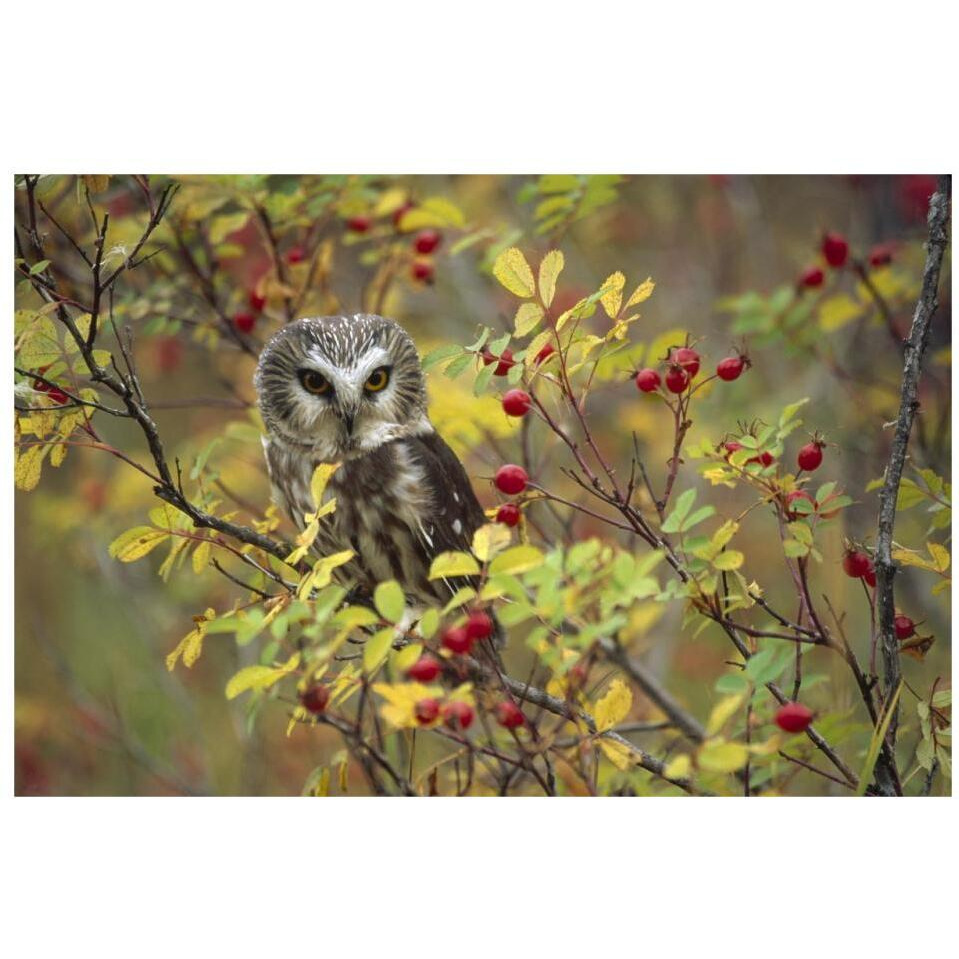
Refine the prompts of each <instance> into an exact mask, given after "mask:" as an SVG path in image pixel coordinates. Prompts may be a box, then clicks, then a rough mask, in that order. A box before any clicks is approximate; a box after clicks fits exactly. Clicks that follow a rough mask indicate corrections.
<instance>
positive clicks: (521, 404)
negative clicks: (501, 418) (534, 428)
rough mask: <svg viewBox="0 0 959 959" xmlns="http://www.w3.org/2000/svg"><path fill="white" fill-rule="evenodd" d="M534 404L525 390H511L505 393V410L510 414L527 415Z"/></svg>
mask: <svg viewBox="0 0 959 959" xmlns="http://www.w3.org/2000/svg"><path fill="white" fill-rule="evenodd" d="M532 405H533V401H532V400H531V399H530V395H529V393H527V392H526V391H525V390H509V391H508V392H507V393H505V394H504V395H503V410H504V411H505V412H506V414H507V415H508V416H525V415H526V414H527V413H528V412H529V411H530V407H531V406H532Z"/></svg>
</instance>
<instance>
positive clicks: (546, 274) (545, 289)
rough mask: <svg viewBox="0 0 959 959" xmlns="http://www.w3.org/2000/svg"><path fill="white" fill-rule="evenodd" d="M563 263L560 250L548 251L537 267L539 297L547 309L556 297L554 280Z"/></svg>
mask: <svg viewBox="0 0 959 959" xmlns="http://www.w3.org/2000/svg"><path fill="white" fill-rule="evenodd" d="M564 263H565V260H564V257H563V253H562V251H561V250H550V251H549V253H547V254H546V256H544V257H543V261H542V262H541V263H540V265H539V296H540V299H541V300H542V301H543V306H545V307H546V308H547V309H548V308H549V305H550V304H551V303H552V302H553V297H554V296H555V295H556V279H557V277H558V276H559V274H560V273H561V272H562V270H563V265H564Z"/></svg>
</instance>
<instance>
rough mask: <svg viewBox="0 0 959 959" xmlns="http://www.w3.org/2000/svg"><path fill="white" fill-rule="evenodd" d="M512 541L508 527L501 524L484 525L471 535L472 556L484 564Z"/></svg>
mask: <svg viewBox="0 0 959 959" xmlns="http://www.w3.org/2000/svg"><path fill="white" fill-rule="evenodd" d="M512 541H513V535H512V533H511V532H510V529H509V527H508V526H504V525H503V524H502V523H486V524H485V525H484V526H481V527H480V528H479V529H478V530H477V531H476V532H475V533H474V534H473V554H474V555H475V556H476V558H477V559H478V560H479V561H480V562H482V563H486V562H488V561H489V560H490V559H492V558H493V557H494V556H495V555H496V554H497V553H499V552H501V551H502V550H503V549H505V548H506V547H507V546H509V544H510V543H511V542H512Z"/></svg>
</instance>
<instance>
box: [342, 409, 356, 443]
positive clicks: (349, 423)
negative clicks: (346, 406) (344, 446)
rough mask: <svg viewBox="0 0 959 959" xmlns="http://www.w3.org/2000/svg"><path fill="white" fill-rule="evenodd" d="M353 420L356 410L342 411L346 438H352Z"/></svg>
mask: <svg viewBox="0 0 959 959" xmlns="http://www.w3.org/2000/svg"><path fill="white" fill-rule="evenodd" d="M355 419H356V410H344V411H343V422H344V423H345V424H346V436H347V438H352V436H353V421H354V420H355Z"/></svg>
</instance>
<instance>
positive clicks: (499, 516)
mask: <svg viewBox="0 0 959 959" xmlns="http://www.w3.org/2000/svg"><path fill="white" fill-rule="evenodd" d="M520 516H521V513H520V511H519V507H518V506H517V505H516V504H515V503H504V504H503V505H502V506H501V507H500V508H499V509H498V510H497V511H496V522H497V523H503V524H504V525H506V526H516V524H517V523H519V518H520Z"/></svg>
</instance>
